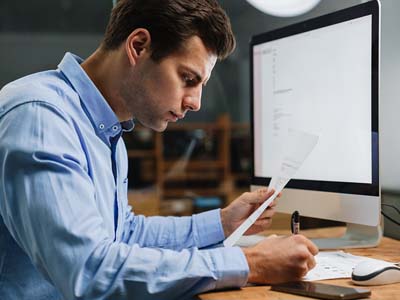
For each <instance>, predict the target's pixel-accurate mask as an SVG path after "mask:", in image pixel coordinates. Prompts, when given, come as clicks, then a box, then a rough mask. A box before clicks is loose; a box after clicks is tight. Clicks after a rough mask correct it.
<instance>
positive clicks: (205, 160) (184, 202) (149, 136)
mask: <svg viewBox="0 0 400 300" xmlns="http://www.w3.org/2000/svg"><path fill="white" fill-rule="evenodd" d="M124 140H125V143H126V145H127V149H128V158H129V188H130V191H129V201H130V204H131V205H132V206H133V207H134V211H135V213H139V214H140V213H143V214H145V215H158V214H161V215H172V214H173V215H188V214H191V213H193V212H198V211H199V210H201V209H204V204H207V203H210V204H212V205H219V206H223V205H225V204H227V203H229V202H230V201H232V199H233V198H235V197H236V196H237V195H239V194H240V193H241V192H243V191H245V190H248V188H249V176H250V173H249V166H250V161H249V160H250V152H249V151H250V132H249V126H248V124H234V123H232V122H231V121H230V118H229V116H228V115H221V116H220V117H219V118H218V119H217V120H216V121H215V122H212V123H181V124H170V125H169V126H168V129H167V130H166V131H165V132H164V133H158V132H154V131H151V130H150V129H147V128H144V127H140V126H137V127H136V128H135V130H134V131H132V132H131V133H129V134H125V135H124ZM217 199H219V202H218V201H216V200H217ZM207 201H208V202H207ZM199 203H201V207H198V206H196V205H198V204H199ZM218 203H219V204H218ZM210 208H212V207H210ZM205 209H207V205H205Z"/></svg>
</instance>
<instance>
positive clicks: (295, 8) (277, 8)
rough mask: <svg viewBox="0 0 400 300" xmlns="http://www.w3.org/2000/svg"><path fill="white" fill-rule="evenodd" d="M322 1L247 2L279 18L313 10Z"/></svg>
mask: <svg viewBox="0 0 400 300" xmlns="http://www.w3.org/2000/svg"><path fill="white" fill-rule="evenodd" d="M319 1H320V0H247V2H249V3H250V4H251V5H253V6H254V7H255V8H257V9H259V10H261V11H263V12H265V13H266V14H269V15H273V16H277V17H294V16H298V15H301V14H304V13H306V12H308V11H310V10H311V9H313V8H314V7H315V6H316V5H317V4H318V3H319Z"/></svg>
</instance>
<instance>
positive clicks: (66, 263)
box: [0, 102, 248, 299]
mask: <svg viewBox="0 0 400 300" xmlns="http://www.w3.org/2000/svg"><path fill="white" fill-rule="evenodd" d="M27 114H29V117H27ZM0 122H1V126H0V128H1V130H0V141H1V143H0V161H1V166H0V168H1V170H0V176H1V178H0V179H1V182H2V184H0V195H1V201H0V213H1V215H2V217H3V220H4V223H5V225H6V226H7V228H8V229H9V231H10V233H11V234H12V236H13V237H14V239H15V240H16V241H17V243H18V244H19V245H20V246H21V248H22V249H23V250H24V251H25V252H26V253H27V255H28V256H29V257H30V259H31V260H32V262H33V263H34V264H35V266H36V267H37V268H38V270H40V271H41V272H42V273H43V274H44V275H45V277H47V278H49V279H50V281H51V282H52V283H53V284H54V285H55V286H56V287H57V288H58V289H59V290H60V292H61V293H62V294H63V296H64V298H65V299H76V298H79V299H94V298H102V299H103V298H112V299H132V298H140V299H182V298H184V297H187V296H190V295H193V294H196V293H199V292H203V291H206V290H210V289H214V288H225V287H238V286H241V285H243V284H245V282H246V281H247V274H248V265H247V262H246V259H245V257H244V254H243V252H242V251H241V250H240V249H239V248H237V247H234V248H218V249H210V250H198V249H197V248H191V249H187V250H182V251H180V252H177V251H172V250H167V249H156V248H144V247H140V246H139V245H138V244H132V245H128V244H127V243H123V242H115V241H114V236H110V234H109V233H108V232H107V230H105V226H104V223H103V222H104V219H103V218H102V217H101V215H100V214H99V212H98V210H97V208H96V203H95V198H94V194H95V191H94V186H93V184H92V182H91V179H90V177H89V176H88V173H87V171H86V170H85V168H84V165H85V158H84V155H83V154H82V149H80V145H79V138H78V137H77V135H76V133H75V131H74V129H73V125H72V124H71V123H70V121H69V119H68V118H67V117H66V116H65V115H64V114H63V112H61V111H59V110H58V109H57V108H55V107H53V106H51V105H49V104H46V103H41V102H36V103H29V104H25V105H21V106H19V107H17V108H14V110H12V111H10V112H8V113H7V114H6V115H5V116H3V117H2V119H1V120H0ZM28 137H29V138H28ZM32 137H34V138H33V139H32ZM110 201H112V200H110Z"/></svg>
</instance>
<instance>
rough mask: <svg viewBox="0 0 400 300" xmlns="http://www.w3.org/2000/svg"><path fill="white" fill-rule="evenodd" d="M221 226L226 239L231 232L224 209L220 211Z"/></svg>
mask: <svg viewBox="0 0 400 300" xmlns="http://www.w3.org/2000/svg"><path fill="white" fill-rule="evenodd" d="M221 224H222V229H223V230H224V235H225V238H227V237H228V236H230V234H231V233H232V232H233V231H232V229H231V227H232V226H231V225H230V222H229V217H228V213H227V211H226V208H222V209H221Z"/></svg>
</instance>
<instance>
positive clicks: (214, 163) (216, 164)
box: [164, 159, 226, 170]
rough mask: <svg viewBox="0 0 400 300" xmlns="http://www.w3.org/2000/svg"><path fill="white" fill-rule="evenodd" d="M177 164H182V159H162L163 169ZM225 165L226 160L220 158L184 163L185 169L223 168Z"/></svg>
mask: <svg viewBox="0 0 400 300" xmlns="http://www.w3.org/2000/svg"><path fill="white" fill-rule="evenodd" d="M178 164H183V160H179V159H178V160H172V161H171V160H166V161H164V169H171V168H173V167H175V166H177V165H178ZM225 166H226V162H225V161H221V160H198V161H195V160H192V161H188V162H187V164H186V165H185V170H204V169H216V168H224V167H225Z"/></svg>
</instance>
